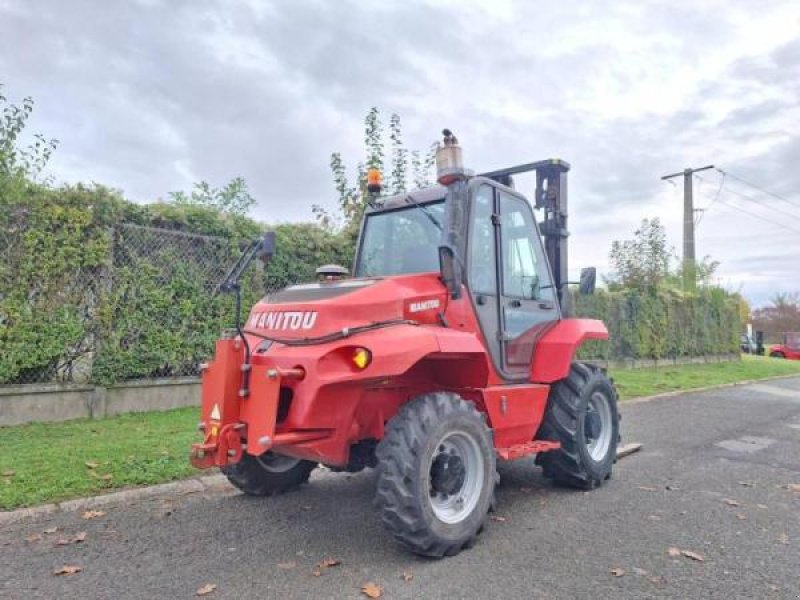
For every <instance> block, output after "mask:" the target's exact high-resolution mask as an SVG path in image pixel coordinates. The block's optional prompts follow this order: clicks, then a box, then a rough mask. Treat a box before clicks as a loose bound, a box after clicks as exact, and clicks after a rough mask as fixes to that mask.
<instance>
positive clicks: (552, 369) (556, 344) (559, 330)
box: [531, 319, 608, 383]
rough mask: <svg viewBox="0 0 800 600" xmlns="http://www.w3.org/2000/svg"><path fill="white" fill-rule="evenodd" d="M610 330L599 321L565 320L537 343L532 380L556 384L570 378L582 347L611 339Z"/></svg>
mask: <svg viewBox="0 0 800 600" xmlns="http://www.w3.org/2000/svg"><path fill="white" fill-rule="evenodd" d="M607 339H608V329H606V326H605V324H604V323H603V322H602V321H598V320H596V319H563V320H561V321H559V322H558V323H556V324H555V325H554V326H553V327H552V328H550V329H549V330H548V331H547V333H545V334H544V335H543V336H542V337H541V338H540V339H539V342H538V343H537V344H536V350H535V351H534V354H533V362H532V363H531V381H533V382H535V383H553V382H555V381H560V380H561V379H564V378H566V377H567V375H569V367H570V364H572V361H573V359H574V358H575V352H576V350H577V349H578V347H579V346H580V345H581V344H582V343H583V342H585V341H586V340H607Z"/></svg>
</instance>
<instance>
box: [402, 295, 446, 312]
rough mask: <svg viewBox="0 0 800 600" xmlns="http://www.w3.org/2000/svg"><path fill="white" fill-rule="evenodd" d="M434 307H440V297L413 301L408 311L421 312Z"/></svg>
mask: <svg viewBox="0 0 800 600" xmlns="http://www.w3.org/2000/svg"><path fill="white" fill-rule="evenodd" d="M434 308H439V299H438V298H434V299H433V300H423V301H421V302H412V303H411V304H409V305H408V312H412V313H415V312H420V311H423V310H433V309H434Z"/></svg>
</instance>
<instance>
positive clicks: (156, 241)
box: [0, 177, 739, 384]
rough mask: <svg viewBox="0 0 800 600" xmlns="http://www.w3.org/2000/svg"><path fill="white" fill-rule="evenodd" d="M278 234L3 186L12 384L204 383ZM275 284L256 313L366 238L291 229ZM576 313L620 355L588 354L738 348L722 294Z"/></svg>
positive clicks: (271, 280) (268, 285)
mask: <svg viewBox="0 0 800 600" xmlns="http://www.w3.org/2000/svg"><path fill="white" fill-rule="evenodd" d="M266 228H267V226H265V225H263V224H260V223H258V222H256V221H253V220H251V219H248V218H245V217H241V216H232V215H225V214H220V213H219V212H217V211H215V210H212V209H208V208H203V207H200V206H176V205H172V204H165V203H156V204H149V205H139V204H134V203H131V202H127V201H126V200H125V199H124V198H122V197H121V195H120V194H119V193H117V192H114V191H112V190H109V189H107V188H104V187H102V186H92V187H86V186H65V187H60V188H51V187H47V186H42V185H36V184H32V183H30V182H29V181H26V180H24V179H21V178H16V177H5V178H0V252H2V260H0V348H2V352H0V384H3V383H27V382H38V381H52V380H57V381H72V380H91V381H97V382H102V383H111V382H115V381H121V380H127V379H135V378H141V377H153V376H172V375H180V374H188V373H193V372H195V370H196V365H197V364H198V362H200V361H202V360H204V359H205V358H206V357H207V356H208V355H209V353H210V352H211V351H212V349H213V343H214V340H215V339H216V338H217V336H218V335H219V332H220V330H221V329H223V328H225V327H229V326H230V325H231V324H232V314H233V310H232V299H231V298H230V297H227V296H217V297H213V291H214V288H215V285H216V283H217V282H218V281H220V279H221V278H222V277H223V275H224V273H225V271H226V270H227V268H228V267H229V266H230V264H231V263H232V262H233V261H234V260H235V259H236V257H237V256H238V254H239V253H240V251H241V249H242V247H243V246H244V245H246V244H247V243H248V242H249V241H251V240H253V239H255V238H256V237H257V236H258V235H259V234H260V233H261V232H262V231H263V230H264V229H266ZM273 229H275V230H276V232H277V240H278V247H277V253H276V256H275V258H274V260H273V261H272V263H271V264H270V266H269V269H268V270H267V272H266V273H264V272H262V271H259V270H258V268H257V266H254V267H252V268H251V270H250V271H249V272H248V273H247V274H246V277H245V280H244V288H243V291H244V293H243V295H244V298H243V306H244V309H245V311H246V310H247V309H248V307H249V306H250V305H251V304H252V303H253V302H254V301H255V300H256V299H257V298H258V297H259V296H260V295H261V294H262V293H263V292H264V290H265V289H274V288H277V287H283V286H285V285H287V284H290V283H294V282H297V281H308V280H311V279H313V277H314V270H315V269H316V267H317V266H319V265H321V264H324V263H330V262H336V263H340V264H343V265H346V266H347V265H349V263H350V260H351V257H352V253H353V245H354V240H355V232H354V230H346V231H344V232H342V233H333V232H331V231H329V230H327V229H324V228H321V227H319V226H317V225H315V224H308V223H300V224H280V225H277V226H274V227H273ZM574 302H575V306H576V312H577V313H578V314H579V315H582V316H591V317H596V318H600V319H602V320H604V321H605V322H606V323H607V324H608V326H609V329H610V330H611V340H610V343H604V344H598V343H595V344H592V345H590V346H589V347H588V349H586V350H584V351H583V352H582V354H583V355H592V356H603V357H608V358H626V357H631V358H665V357H677V356H696V355H702V354H721V353H727V352H735V351H736V350H737V348H738V328H739V321H738V316H737V309H736V303H735V300H734V299H733V298H732V297H731V296H730V295H729V294H727V293H726V292H724V291H723V290H718V289H711V290H704V291H700V292H698V293H696V294H692V295H684V294H682V293H680V292H676V291H673V290H660V291H655V292H649V293H645V292H636V291H623V292H613V293H609V292H603V291H601V292H599V293H598V294H596V295H594V296H576V297H575V299H574Z"/></svg>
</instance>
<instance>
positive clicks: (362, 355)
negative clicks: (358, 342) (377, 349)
mask: <svg viewBox="0 0 800 600" xmlns="http://www.w3.org/2000/svg"><path fill="white" fill-rule="evenodd" d="M351 360H352V361H353V364H354V365H355V367H356V368H357V369H366V368H367V367H368V366H369V363H371V362H372V352H370V351H369V350H367V349H366V348H361V347H358V348H354V349H353V354H352V356H351Z"/></svg>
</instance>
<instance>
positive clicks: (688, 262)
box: [661, 165, 714, 291]
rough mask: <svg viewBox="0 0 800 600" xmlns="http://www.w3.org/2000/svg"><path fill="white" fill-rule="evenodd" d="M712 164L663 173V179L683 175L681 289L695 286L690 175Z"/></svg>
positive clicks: (695, 271) (691, 288) (690, 289)
mask: <svg viewBox="0 0 800 600" xmlns="http://www.w3.org/2000/svg"><path fill="white" fill-rule="evenodd" d="M713 168H714V165H708V166H707V167H700V168H699V169H684V170H683V171H679V172H677V173H671V174H670V175H664V176H663V177H662V178H661V179H663V180H664V181H666V180H668V179H672V178H673V177H678V176H679V175H683V289H685V290H687V291H693V290H695V289H696V288H697V269H696V262H695V253H694V248H695V245H694V198H693V196H692V175H694V174H695V173H697V172H698V171H706V170H708V169H713Z"/></svg>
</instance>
